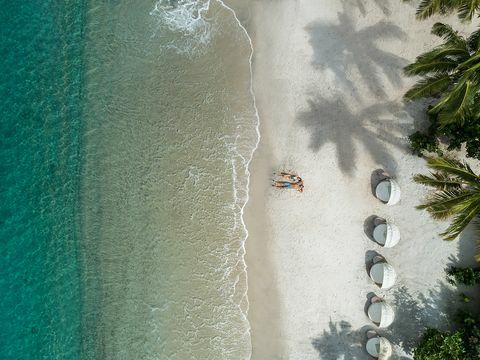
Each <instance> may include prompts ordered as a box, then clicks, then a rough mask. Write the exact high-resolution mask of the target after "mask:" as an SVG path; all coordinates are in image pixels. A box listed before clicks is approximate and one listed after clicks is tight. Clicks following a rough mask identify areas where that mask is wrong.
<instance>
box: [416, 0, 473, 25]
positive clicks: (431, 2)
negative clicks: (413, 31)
mask: <svg viewBox="0 0 480 360" xmlns="http://www.w3.org/2000/svg"><path fill="white" fill-rule="evenodd" d="M407 1H409V0H407ZM479 10H480V0H422V1H421V2H420V5H418V8H417V19H420V20H424V19H427V18H429V17H430V16H432V15H434V14H442V15H446V14H450V13H452V12H454V11H456V12H457V13H458V17H459V18H460V19H462V20H472V18H473V16H474V15H475V13H476V12H479Z"/></svg>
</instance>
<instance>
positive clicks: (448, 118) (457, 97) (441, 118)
mask: <svg viewBox="0 0 480 360" xmlns="http://www.w3.org/2000/svg"><path fill="white" fill-rule="evenodd" d="M475 94H476V90H475V87H474V86H473V84H472V82H471V81H466V82H465V83H463V84H461V85H459V86H456V87H455V88H454V90H453V91H452V92H450V93H449V94H446V96H444V97H443V98H442V99H441V100H440V101H439V102H438V103H437V105H435V106H434V107H433V108H432V109H431V111H432V112H437V111H438V122H439V123H440V124H441V127H443V126H446V125H448V124H450V123H452V122H458V123H460V124H463V123H464V121H465V118H467V117H468V116H469V115H470V108H471V105H472V104H473V102H474V99H475Z"/></svg>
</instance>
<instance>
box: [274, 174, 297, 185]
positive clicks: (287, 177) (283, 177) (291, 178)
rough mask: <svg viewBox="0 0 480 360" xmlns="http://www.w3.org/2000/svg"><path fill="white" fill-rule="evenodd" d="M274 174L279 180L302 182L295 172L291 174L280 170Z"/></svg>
mask: <svg viewBox="0 0 480 360" xmlns="http://www.w3.org/2000/svg"><path fill="white" fill-rule="evenodd" d="M275 175H276V176H277V177H279V178H280V181H288V182H291V183H296V184H301V183H303V180H302V178H301V177H300V176H298V175H296V174H291V173H288V172H284V171H281V172H278V173H275Z"/></svg>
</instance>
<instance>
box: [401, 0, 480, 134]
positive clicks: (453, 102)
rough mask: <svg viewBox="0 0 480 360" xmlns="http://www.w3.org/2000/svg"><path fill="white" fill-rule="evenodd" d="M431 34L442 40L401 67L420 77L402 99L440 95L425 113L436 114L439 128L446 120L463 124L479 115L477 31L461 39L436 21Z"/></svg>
mask: <svg viewBox="0 0 480 360" xmlns="http://www.w3.org/2000/svg"><path fill="white" fill-rule="evenodd" d="M479 1H480V0H479ZM432 33H433V34H435V35H437V36H439V37H442V38H443V39H444V40H445V42H444V44H442V45H440V46H437V47H435V48H434V49H432V50H430V51H428V52H426V53H424V54H422V55H420V56H418V57H417V59H416V60H415V62H414V63H413V64H410V65H408V66H407V67H405V69H404V71H405V74H406V75H407V76H416V75H419V76H422V77H423V79H421V80H420V81H418V82H417V83H416V84H415V85H414V86H413V87H412V88H411V89H410V90H409V91H408V92H407V93H406V94H405V98H406V99H408V100H414V99H418V98H423V97H429V96H435V95H440V99H439V100H438V102H437V103H436V104H435V105H434V106H433V107H432V108H431V109H430V110H429V111H428V112H429V113H430V114H432V115H438V121H439V124H440V126H441V127H444V126H446V125H447V124H450V123H458V124H460V125H463V124H464V122H465V119H467V118H472V117H473V118H477V119H478V118H480V105H479V104H480V102H479V101H478V100H480V96H479V90H480V46H479V45H480V30H477V31H475V32H474V33H472V34H471V35H470V37H468V38H467V39H465V38H464V37H462V36H460V35H459V34H458V32H456V31H454V30H453V29H452V28H451V27H450V26H449V25H445V24H442V23H436V24H435V25H434V26H433V28H432Z"/></svg>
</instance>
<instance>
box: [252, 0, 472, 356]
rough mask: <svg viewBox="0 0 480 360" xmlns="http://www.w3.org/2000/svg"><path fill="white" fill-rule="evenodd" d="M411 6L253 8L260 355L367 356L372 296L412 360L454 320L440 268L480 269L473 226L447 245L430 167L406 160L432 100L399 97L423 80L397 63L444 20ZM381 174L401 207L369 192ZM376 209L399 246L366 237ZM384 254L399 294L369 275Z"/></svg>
mask: <svg viewBox="0 0 480 360" xmlns="http://www.w3.org/2000/svg"><path fill="white" fill-rule="evenodd" d="M414 12H415V9H414V7H413V6H412V5H409V4H405V3H402V2H401V1H399V0H381V1H380V0H368V1H367V0H365V1H362V0H350V1H346V0H345V1H340V0H302V1H293V0H275V1H273V0H270V1H264V0H262V1H256V2H254V4H253V10H252V14H254V15H253V16H254V18H253V19H252V21H253V24H251V25H252V26H251V28H252V29H251V30H252V33H253V38H254V48H255V57H254V87H255V92H256V95H257V101H258V107H259V111H260V117H261V134H262V139H261V143H260V147H259V149H258V151H257V152H256V154H255V158H254V161H253V163H252V169H251V170H252V178H251V181H252V182H251V198H250V199H251V200H250V202H249V204H248V206H247V212H246V222H247V226H248V229H249V232H250V236H249V238H248V240H247V264H248V282H249V293H248V296H249V302H250V309H249V320H250V322H251V325H252V330H251V331H252V346H253V356H252V358H253V359H259V360H268V359H291V360H294V359H302V360H305V359H319V358H320V359H326V360H332V359H367V358H368V356H367V354H366V353H365V352H364V350H363V344H364V341H365V329H366V328H368V327H374V326H373V324H372V323H371V322H370V321H369V319H368V318H367V316H366V315H365V311H364V307H365V304H366V301H367V295H368V294H369V293H372V292H374V293H376V294H378V295H381V296H384V297H385V299H386V300H387V301H389V302H390V303H391V304H392V305H393V306H394V307H395V309H396V320H395V322H394V323H393V324H392V325H391V326H390V327H389V328H388V329H386V330H384V331H381V333H384V334H385V335H386V336H387V337H388V338H389V339H390V340H391V341H392V343H394V344H395V349H396V353H397V355H396V358H400V359H410V358H411V356H410V355H408V354H411V351H412V348H413V346H414V345H415V344H416V341H417V339H418V337H419V335H420V334H421V333H422V332H423V330H424V327H425V326H428V325H435V326H440V327H445V326H448V320H447V318H446V314H447V311H453V309H454V308H455V304H456V299H457V298H456V295H455V294H454V293H453V289H452V288H450V287H449V286H447V285H446V283H445V281H444V278H445V276H444V269H445V267H446V266H447V264H449V263H451V262H452V261H456V260H454V258H457V257H458V256H460V257H461V258H460V259H458V261H460V263H462V264H472V263H474V260H473V255H472V254H473V250H472V249H473V247H474V246H473V242H472V241H469V239H468V237H469V236H468V232H467V234H466V235H464V236H462V237H461V238H460V239H459V241H455V242H444V241H442V240H440V238H439V236H438V235H437V234H438V233H439V232H440V231H441V230H442V229H443V228H444V227H445V224H442V223H439V222H436V221H433V220H431V219H430V218H429V216H428V214H426V213H425V212H420V211H418V210H415V209H414V206H415V205H417V204H418V202H419V200H420V199H421V198H422V197H423V196H424V195H425V193H426V190H425V189H424V188H422V187H421V186H419V185H416V184H414V183H413V181H412V175H413V174H415V173H418V172H424V171H425V162H424V160H423V159H421V158H417V157H415V156H412V155H411V154H410V152H409V150H408V146H407V142H406V136H407V135H408V134H410V133H411V132H412V130H413V129H414V128H415V127H418V126H420V125H421V123H422V121H424V120H425V119H424V116H423V105H421V104H417V105H412V104H403V103H402V96H403V94H404V93H405V91H406V89H408V88H409V86H410V85H411V84H412V83H413V81H414V80H413V79H407V78H405V77H404V76H403V75H402V71H401V68H402V67H403V66H404V65H406V64H407V63H409V62H411V61H412V60H413V59H414V58H415V56H417V55H418V54H420V53H421V52H423V51H425V50H427V49H430V48H431V46H432V45H433V44H437V43H439V40H438V39H437V38H435V37H433V36H432V35H430V28H431V25H432V24H433V23H434V22H435V21H438V20H439V19H440V18H436V19H433V20H431V21H425V22H418V21H416V20H415V17H414ZM441 20H442V21H448V22H449V23H450V24H454V25H457V24H458V21H456V20H455V19H452V18H449V19H444V18H442V19H441ZM279 169H291V170H295V171H297V172H298V173H299V174H300V175H301V176H302V177H303V178H304V181H305V192H304V193H303V194H300V193H297V192H293V191H279V190H276V189H273V188H271V187H270V177H271V173H272V172H273V171H274V170H279ZM376 169H384V170H386V171H387V172H389V173H390V174H391V175H392V176H394V177H396V178H397V180H398V182H399V183H400V185H401V187H402V195H403V196H402V200H401V202H400V203H399V204H397V205H395V206H392V207H388V206H386V205H383V204H382V203H380V202H379V201H378V200H376V199H375V198H374V196H373V195H372V187H371V176H372V173H373V172H374V171H375V170H376ZM372 215H378V216H382V217H385V218H387V219H389V220H391V221H393V222H394V223H395V224H397V225H398V227H399V228H400V231H401V235H402V239H401V241H400V243H399V244H398V245H397V246H396V247H394V248H392V249H382V248H381V247H380V246H378V245H376V244H375V243H374V242H373V241H372V240H370V239H369V237H368V235H367V233H368V231H367V233H366V232H365V227H366V225H368V222H366V220H367V219H368V218H369V217H370V216H372ZM367 227H368V226H367ZM470 240H471V239H470ZM374 252H378V253H380V254H382V255H384V256H385V257H386V259H387V260H388V261H389V262H390V263H391V264H392V265H393V266H394V267H395V269H396V271H397V274H398V281H397V283H396V285H395V286H394V287H393V288H392V289H391V290H388V291H382V290H380V289H379V288H378V287H376V286H375V285H374V284H373V283H372V281H371V280H370V279H369V278H368V276H367V272H366V262H368V259H370V258H371V257H372V255H373V254H374ZM406 354H407V355H406Z"/></svg>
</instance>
